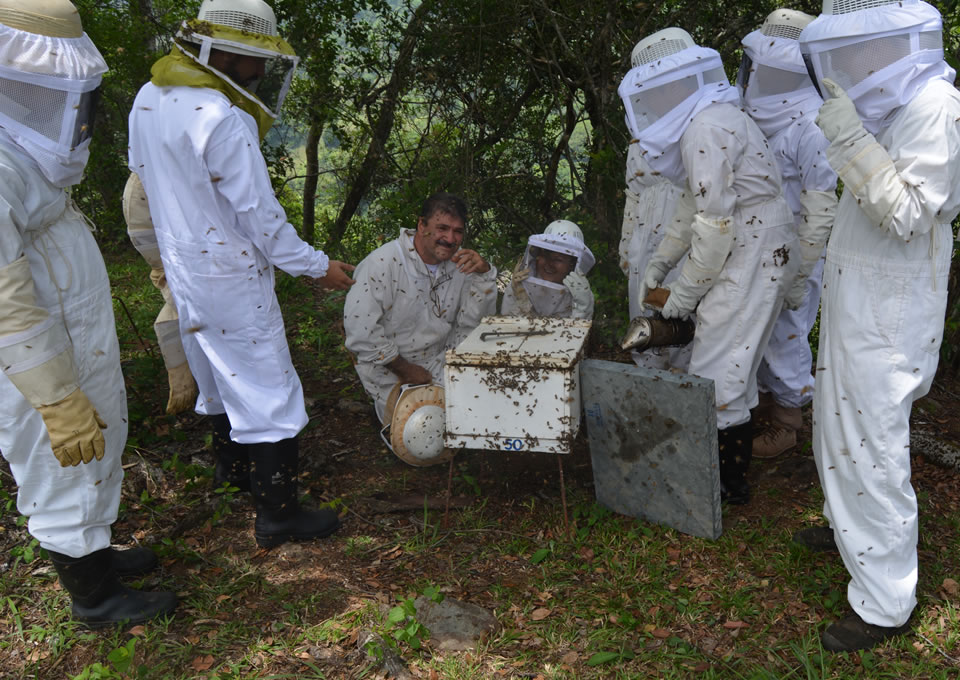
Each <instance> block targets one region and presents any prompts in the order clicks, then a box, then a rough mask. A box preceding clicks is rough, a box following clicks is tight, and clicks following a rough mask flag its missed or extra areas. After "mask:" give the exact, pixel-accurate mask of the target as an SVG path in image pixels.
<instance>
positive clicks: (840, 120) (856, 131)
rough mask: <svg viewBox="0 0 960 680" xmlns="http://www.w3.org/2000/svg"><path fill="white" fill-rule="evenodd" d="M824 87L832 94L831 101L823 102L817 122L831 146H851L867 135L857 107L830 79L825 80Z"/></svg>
mask: <svg viewBox="0 0 960 680" xmlns="http://www.w3.org/2000/svg"><path fill="white" fill-rule="evenodd" d="M823 87H824V88H825V89H826V90H827V92H829V93H830V99H827V100H826V101H825V102H823V105H822V106H821V107H820V113H818V114H817V120H816V123H817V126H818V127H819V128H820V129H821V130H822V131H823V136H824V137H826V138H827V139H828V140H829V141H830V143H831V144H851V143H853V142H855V141H856V140H857V139H859V138H861V137H863V136H864V135H866V134H867V131H866V130H865V129H864V128H863V123H862V122H861V121H860V116H859V114H857V107H856V106H854V104H853V101H852V100H851V99H850V97H848V96H847V93H846V92H844V91H843V88H842V87H840V86H839V85H837V84H836V83H835V82H834V81H832V80H830V79H829V78H824V79H823Z"/></svg>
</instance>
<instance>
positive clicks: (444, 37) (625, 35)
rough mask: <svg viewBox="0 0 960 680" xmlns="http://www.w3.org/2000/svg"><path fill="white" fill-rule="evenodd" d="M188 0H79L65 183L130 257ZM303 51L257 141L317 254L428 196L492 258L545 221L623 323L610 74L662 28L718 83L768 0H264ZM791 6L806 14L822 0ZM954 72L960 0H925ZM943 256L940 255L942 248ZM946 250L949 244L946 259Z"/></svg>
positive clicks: (399, 215)
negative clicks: (74, 159)
mask: <svg viewBox="0 0 960 680" xmlns="http://www.w3.org/2000/svg"><path fill="white" fill-rule="evenodd" d="M199 4H200V2H199V0H188V1H186V2H184V1H182V0H76V5H77V6H78V9H79V10H80V14H81V16H82V18H83V22H84V28H85V30H86V31H87V33H88V34H89V35H90V36H91V38H92V39H93V41H94V42H95V43H96V45H97V46H98V47H99V48H100V51H101V52H102V53H103V55H104V57H105V58H106V60H107V63H108V64H109V66H110V71H109V73H108V74H107V75H106V76H105V78H104V84H103V99H102V104H101V109H100V111H99V113H98V120H97V124H96V129H95V133H94V144H93V153H92V157H91V161H90V163H89V165H88V168H87V172H86V176H85V179H84V181H83V183H82V184H81V185H80V186H79V187H78V188H77V189H76V190H75V196H76V198H77V200H78V202H79V203H80V205H81V207H82V208H83V210H84V211H85V212H86V213H87V214H88V215H89V216H90V217H91V218H92V219H93V221H94V223H95V224H96V225H97V226H98V228H99V235H98V238H99V241H100V245H101V247H102V248H103V249H104V250H105V251H107V252H110V251H129V252H130V253H131V254H132V253H133V251H132V248H131V247H130V245H129V241H128V239H127V237H126V233H125V225H124V222H123V218H122V215H121V200H120V197H121V194H122V191H123V186H124V182H125V181H126V178H127V175H128V171H127V167H126V148H127V116H128V113H129V111H130V107H131V105H132V102H133V98H134V97H135V95H136V93H137V91H138V89H139V88H140V86H141V85H142V84H143V83H144V82H146V81H147V80H148V79H149V78H150V67H151V65H152V64H153V62H154V61H155V60H156V59H157V58H158V56H160V55H161V54H163V53H166V52H167V51H168V50H169V49H170V47H171V41H170V37H171V36H172V35H173V34H174V32H175V30H176V27H177V26H178V24H179V22H180V21H182V20H183V19H186V18H189V17H193V16H196V12H197V9H198V7H199ZM272 6H273V7H274V9H275V11H276V13H277V17H278V20H279V23H280V33H281V35H283V36H284V37H285V38H286V39H287V40H288V41H289V42H290V43H291V44H292V45H293V47H294V48H295V50H296V52H297V54H298V55H299V56H300V58H301V65H300V68H299V69H298V72H297V75H296V77H295V82H294V85H293V88H292V92H291V94H290V96H289V97H288V98H287V101H286V103H285V106H284V109H283V113H282V116H281V118H280V119H279V120H278V121H277V123H276V124H275V125H274V127H273V129H272V130H271V133H270V134H269V135H268V137H267V139H266V142H265V144H264V152H265V155H266V158H267V161H268V165H269V167H270V171H271V175H272V178H273V181H274V185H275V187H276V190H277V193H278V195H279V197H280V199H281V202H282V204H283V206H284V207H285V209H286V210H287V215H288V218H289V220H290V221H291V222H292V223H293V224H294V225H295V226H296V227H297V229H298V230H299V231H300V233H301V235H302V236H303V238H304V239H305V240H306V241H308V242H310V243H313V244H315V245H316V246H317V247H319V248H321V249H323V250H324V251H326V252H327V253H329V254H330V255H331V256H333V257H336V258H339V259H343V260H346V261H350V262H353V263H357V262H359V260H360V259H362V258H363V257H364V256H365V255H366V254H367V253H368V252H370V251H372V250H373V249H374V248H376V247H377V246H378V245H379V244H380V243H382V242H383V241H385V240H390V239H392V238H394V237H395V236H396V234H397V232H398V230H399V229H400V228H402V227H412V226H414V225H415V219H416V215H417V214H418V211H419V206H420V203H421V202H422V200H423V199H424V198H425V197H426V196H427V195H429V194H430V193H432V192H434V191H437V190H441V189H443V190H447V191H452V192H455V193H459V194H461V195H463V196H464V197H465V198H466V199H467V201H468V204H469V206H470V221H469V233H468V239H469V242H470V245H471V247H473V248H475V249H477V250H479V251H480V252H481V253H482V254H484V255H485V256H486V257H487V258H488V259H490V260H491V261H492V262H493V263H494V264H495V265H497V266H498V267H499V268H500V269H501V270H504V271H509V270H510V268H511V267H512V264H513V262H514V261H515V259H516V258H517V257H518V255H519V254H520V253H522V251H523V248H524V246H525V244H526V239H527V237H528V236H529V235H530V234H533V233H538V232H541V231H542V230H543V228H544V227H545V226H546V225H547V224H548V223H549V222H550V221H551V220H553V219H560V218H563V219H570V220H573V221H575V222H576V223H578V224H579V225H580V227H581V228H582V229H583V231H584V234H585V236H586V240H587V244H588V245H589V246H590V248H591V249H592V250H593V252H594V253H595V254H596V255H597V259H598V265H597V267H596V268H595V269H594V271H593V273H592V274H591V277H590V278H591V284H592V286H593V288H594V292H595V294H596V296H597V315H596V323H595V326H596V327H597V328H596V329H597V330H598V331H600V333H601V335H603V334H604V329H607V335H612V333H613V332H614V331H615V330H616V329H617V328H622V327H623V325H624V324H625V322H626V321H627V320H628V319H627V302H626V285H625V284H626V280H625V278H624V277H623V275H622V273H621V272H620V270H619V267H618V259H619V258H618V255H617V244H618V242H619V239H620V229H621V220H622V210H623V198H624V197H623V190H624V166H625V159H626V149H627V146H628V142H629V134H628V132H627V130H626V126H625V124H624V113H623V105H622V103H621V101H620V99H619V97H618V96H617V86H618V84H619V83H620V80H621V78H622V77H623V75H624V74H625V73H626V72H627V70H629V67H630V63H629V62H630V51H631V49H632V48H633V46H634V44H635V43H636V42H637V41H638V40H639V39H640V38H642V37H643V36H645V35H648V34H650V33H652V32H654V31H656V30H659V29H661V28H665V27H667V26H681V27H683V28H685V29H687V30H688V31H689V32H690V33H691V34H692V35H693V37H694V39H695V40H696V41H697V42H698V43H699V44H702V45H705V46H709V47H712V48H714V49H716V50H718V51H719V52H720V54H721V55H722V57H723V60H724V63H725V65H726V68H727V71H728V75H729V76H730V77H731V81H732V79H733V77H734V76H735V73H736V69H737V67H738V65H739V62H740V47H739V43H740V39H741V38H742V37H743V36H744V35H746V34H747V33H748V32H750V31H751V30H754V29H755V28H757V27H758V26H759V25H760V24H761V23H762V21H763V19H764V17H765V16H766V15H767V14H768V13H769V12H770V11H772V10H773V9H775V8H776V7H777V6H778V4H777V3H775V2H770V1H769V0H737V1H736V2H732V1H729V0H703V1H699V2H688V1H682V0H667V1H665V2H642V1H641V2H621V1H616V0H593V1H591V2H583V1H582V0H509V1H505V0H444V1H442V2H441V1H439V0H422V1H421V2H416V1H410V0H324V1H323V2H320V1H319V0H274V1H273V2H272ZM790 6H791V7H793V8H796V9H800V10H804V11H806V12H809V13H811V14H817V13H818V12H819V9H820V3H818V2H815V1H811V0H802V1H800V2H796V3H793V4H791V5H790ZM939 7H940V10H941V12H942V13H943V15H944V46H945V51H946V53H947V56H948V60H949V61H950V62H951V64H952V65H953V66H954V67H956V66H957V63H958V57H960V9H958V7H957V4H956V2H955V1H954V2H949V3H940V4H939ZM955 253H956V251H955ZM954 259H955V260H956V254H955V256H954ZM958 292H960V285H958V283H957V281H956V276H954V277H953V278H952V279H951V298H950V311H949V318H948V324H947V332H946V337H945V342H944V345H943V347H944V349H943V352H944V355H945V356H944V359H945V361H944V362H943V364H942V366H943V367H945V368H947V369H948V370H951V371H953V372H956V370H957V368H958V367H960V351H958V350H960V307H958V305H957V299H958V297H960V296H958Z"/></svg>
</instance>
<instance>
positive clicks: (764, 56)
mask: <svg viewBox="0 0 960 680" xmlns="http://www.w3.org/2000/svg"><path fill="white" fill-rule="evenodd" d="M812 21H813V17H812V16H810V15H809V14H804V13H803V12H798V11H796V10H792V9H778V10H775V11H773V12H771V13H770V14H769V15H768V16H767V18H766V20H765V21H764V22H763V26H761V27H760V28H759V29H758V30H756V31H753V32H752V33H749V34H747V36H746V37H744V38H743V40H742V41H741V44H742V45H743V58H742V59H741V62H740V70H739V72H738V73H737V87H738V89H739V90H740V95H741V97H742V98H743V103H744V105H745V107H746V110H747V112H748V113H749V114H750V117H751V118H753V119H754V121H756V123H757V124H758V125H759V126H760V129H761V130H763V134H764V135H766V136H767V137H768V138H770V137H773V135H774V134H776V133H777V132H779V131H780V130H781V129H783V128H785V127H787V126H788V125H790V124H791V123H792V122H794V121H796V120H798V119H799V118H800V117H801V116H803V115H805V114H808V113H816V112H817V110H819V108H820V106H821V105H822V104H823V100H822V99H821V98H820V95H819V94H818V93H817V90H816V88H815V87H814V85H813V81H812V80H810V75H809V74H808V73H807V67H806V66H805V65H804V62H803V56H802V55H801V54H800V43H799V42H798V38H799V37H800V32H801V31H802V30H803V29H804V27H806V26H807V25H808V24H809V23H810V22H812Z"/></svg>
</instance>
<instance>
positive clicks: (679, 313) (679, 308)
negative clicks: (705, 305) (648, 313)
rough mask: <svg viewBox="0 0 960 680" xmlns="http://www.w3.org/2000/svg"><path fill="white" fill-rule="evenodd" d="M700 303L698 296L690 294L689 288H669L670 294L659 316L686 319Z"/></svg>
mask: <svg viewBox="0 0 960 680" xmlns="http://www.w3.org/2000/svg"><path fill="white" fill-rule="evenodd" d="M668 287H669V286H668ZM699 303H700V297H698V296H697V295H695V294H692V293H691V292H690V291H689V290H685V289H683V288H678V289H677V290H673V289H672V288H671V289H670V296H669V297H668V298H667V301H666V302H665V303H664V305H663V309H662V310H661V311H660V316H662V317H663V318H664V319H686V318H687V317H689V316H690V315H691V314H693V311H694V310H695V309H696V308H697V305H698V304H699Z"/></svg>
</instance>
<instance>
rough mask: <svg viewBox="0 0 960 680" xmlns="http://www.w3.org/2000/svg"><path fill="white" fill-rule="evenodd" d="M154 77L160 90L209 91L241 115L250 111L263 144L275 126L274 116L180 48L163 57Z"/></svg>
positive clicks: (153, 74) (155, 69) (154, 70)
mask: <svg viewBox="0 0 960 680" xmlns="http://www.w3.org/2000/svg"><path fill="white" fill-rule="evenodd" d="M150 74H151V75H152V76H153V77H152V78H150V82H152V83H153V84H154V85H156V86H157V87H176V86H183V87H207V88H209V89H211V90H216V91H217V92H220V93H222V94H223V95H224V96H225V97H226V98H227V99H229V100H230V103H231V104H233V105H234V106H236V107H238V108H240V110H241V111H246V112H247V113H249V114H250V115H251V116H253V119H254V120H255V121H257V131H258V133H259V134H260V141H263V138H264V137H266V136H267V132H268V131H269V130H270V126H271V125H273V116H271V115H270V114H269V113H268V112H267V111H266V110H265V109H264V108H263V107H262V106H260V105H259V104H257V103H256V102H254V101H252V100H251V99H250V98H249V97H246V96H244V95H242V94H240V93H239V92H237V89H236V88H235V87H234V86H233V85H231V84H230V83H228V82H227V81H225V80H224V79H223V78H221V77H220V76H218V75H217V74H215V73H213V72H212V71H208V70H207V69H205V68H204V67H203V66H202V65H200V64H199V63H197V62H196V61H194V60H193V59H191V58H190V57H189V56H187V55H186V54H184V53H183V51H182V50H181V48H180V47H179V46H176V45H174V47H173V49H172V50H170V54H168V55H166V56H164V57H160V59H158V60H157V61H156V63H154V65H153V66H152V67H151V68H150Z"/></svg>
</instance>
